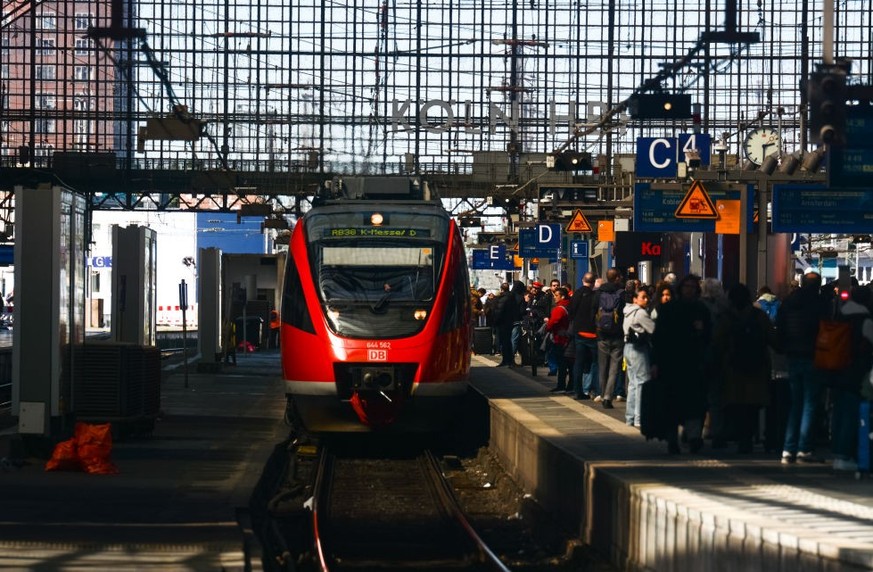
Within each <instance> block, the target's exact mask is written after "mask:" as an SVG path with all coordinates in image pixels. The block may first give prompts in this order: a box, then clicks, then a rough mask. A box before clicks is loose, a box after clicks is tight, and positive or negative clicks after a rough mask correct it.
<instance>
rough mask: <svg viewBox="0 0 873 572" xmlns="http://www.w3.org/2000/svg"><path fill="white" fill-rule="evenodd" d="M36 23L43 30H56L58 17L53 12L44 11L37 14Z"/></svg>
mask: <svg viewBox="0 0 873 572" xmlns="http://www.w3.org/2000/svg"><path fill="white" fill-rule="evenodd" d="M37 25H38V26H39V27H40V28H41V29H43V30H57V29H58V18H57V16H56V15H55V14H53V13H50V12H44V13H42V14H40V15H39V23H38V24H37Z"/></svg>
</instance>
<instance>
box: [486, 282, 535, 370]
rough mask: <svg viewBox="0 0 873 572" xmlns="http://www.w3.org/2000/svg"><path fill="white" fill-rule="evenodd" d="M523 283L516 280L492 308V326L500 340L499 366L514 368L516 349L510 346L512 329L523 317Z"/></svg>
mask: <svg viewBox="0 0 873 572" xmlns="http://www.w3.org/2000/svg"><path fill="white" fill-rule="evenodd" d="M526 290H527V289H526V288H525V286H524V283H523V282H521V281H520V280H516V281H514V282H513V283H512V288H511V289H510V290H509V292H508V293H506V294H503V295H501V296H499V297H498V299H497V304H496V306H495V308H494V326H495V327H496V328H497V337H498V339H499V340H500V349H501V352H502V353H503V358H502V359H501V360H500V363H499V364H497V365H498V367H499V366H509V367H514V366H515V351H516V348H515V347H513V345H512V329H513V327H514V326H515V324H516V323H518V322H521V318H522V316H524V308H525V300H524V294H525V292H526Z"/></svg>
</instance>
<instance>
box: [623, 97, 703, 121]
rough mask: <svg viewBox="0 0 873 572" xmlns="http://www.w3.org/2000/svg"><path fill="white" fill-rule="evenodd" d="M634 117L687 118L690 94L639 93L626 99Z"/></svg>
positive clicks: (689, 114)
mask: <svg viewBox="0 0 873 572" xmlns="http://www.w3.org/2000/svg"><path fill="white" fill-rule="evenodd" d="M628 112H629V113H630V116H631V117H632V118H634V119H689V118H691V96H690V95H688V94H684V93H640V94H637V95H634V96H632V97H631V98H630V101H628Z"/></svg>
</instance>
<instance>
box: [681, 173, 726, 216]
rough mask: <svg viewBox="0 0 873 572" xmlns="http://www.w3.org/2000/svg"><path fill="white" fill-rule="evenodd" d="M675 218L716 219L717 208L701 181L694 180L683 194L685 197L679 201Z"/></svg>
mask: <svg viewBox="0 0 873 572" xmlns="http://www.w3.org/2000/svg"><path fill="white" fill-rule="evenodd" d="M674 215H675V216H676V218H699V219H707V220H718V210H716V208H715V205H713V204H712V199H710V198H709V195H708V194H707V193H706V189H704V188H703V183H701V182H700V181H694V182H693V183H691V188H690V189H688V192H687V193H686V194H685V198H684V199H682V202H681V203H679V208H677V209H676V212H675V213H674Z"/></svg>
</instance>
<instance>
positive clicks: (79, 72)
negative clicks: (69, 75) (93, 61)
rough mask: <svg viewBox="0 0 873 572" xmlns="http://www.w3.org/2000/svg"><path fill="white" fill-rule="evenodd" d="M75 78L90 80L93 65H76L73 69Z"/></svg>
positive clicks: (77, 79)
mask: <svg viewBox="0 0 873 572" xmlns="http://www.w3.org/2000/svg"><path fill="white" fill-rule="evenodd" d="M73 79H75V80H76V81H90V80H91V66H76V67H75V69H74V70H73Z"/></svg>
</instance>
